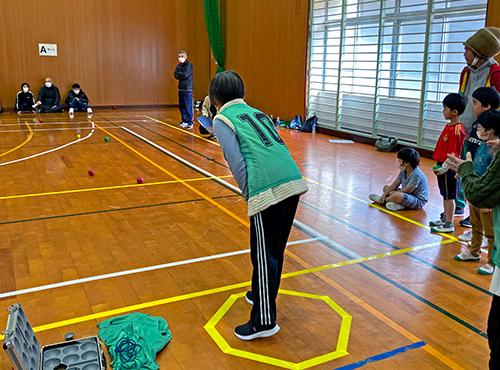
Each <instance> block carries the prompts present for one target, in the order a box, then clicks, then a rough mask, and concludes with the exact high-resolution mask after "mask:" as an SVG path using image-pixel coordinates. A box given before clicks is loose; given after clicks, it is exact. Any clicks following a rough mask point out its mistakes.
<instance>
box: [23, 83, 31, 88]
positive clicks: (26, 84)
mask: <svg viewBox="0 0 500 370" xmlns="http://www.w3.org/2000/svg"><path fill="white" fill-rule="evenodd" d="M24 86H28V89H30V88H31V87H30V84H29V83H27V82H23V83H22V84H21V90H22V89H23V87H24Z"/></svg>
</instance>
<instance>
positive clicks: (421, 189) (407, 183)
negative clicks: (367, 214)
mask: <svg viewBox="0 0 500 370" xmlns="http://www.w3.org/2000/svg"><path fill="white" fill-rule="evenodd" d="M419 163H420V154H418V152H417V151H416V150H415V149H412V148H404V149H401V150H400V151H399V152H398V163H397V166H398V168H399V169H400V171H399V174H398V177H397V178H396V180H394V182H393V183H392V184H391V185H385V186H384V192H383V193H382V195H377V194H370V195H369V196H368V198H370V200H372V201H374V202H375V203H380V204H385V206H386V207H387V208H388V209H390V210H391V211H399V210H400V209H404V208H408V209H420V208H422V207H423V206H425V203H427V201H428V200H429V185H428V183H427V178H426V177H425V175H424V173H423V172H422V171H420V169H419V168H418V167H417V166H418V165H419Z"/></svg>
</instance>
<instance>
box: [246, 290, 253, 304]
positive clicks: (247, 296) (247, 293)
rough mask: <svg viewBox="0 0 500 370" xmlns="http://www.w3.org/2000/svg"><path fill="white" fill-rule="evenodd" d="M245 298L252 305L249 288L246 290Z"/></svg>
mask: <svg viewBox="0 0 500 370" xmlns="http://www.w3.org/2000/svg"><path fill="white" fill-rule="evenodd" d="M245 299H246V300H247V302H248V303H249V304H251V305H252V306H253V298H252V291H251V290H249V291H248V292H246V294H245Z"/></svg>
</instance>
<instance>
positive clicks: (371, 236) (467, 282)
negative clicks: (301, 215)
mask: <svg viewBox="0 0 500 370" xmlns="http://www.w3.org/2000/svg"><path fill="white" fill-rule="evenodd" d="M300 203H301V204H304V205H305V206H306V207H309V208H312V209H314V210H315V211H316V212H319V213H321V214H323V215H325V216H327V217H329V218H331V219H333V220H335V221H337V222H340V223H341V224H343V225H346V226H347V227H349V228H351V229H354V230H356V231H357V232H360V233H362V234H363V235H366V236H368V237H369V238H372V239H374V240H376V241H378V242H379V243H382V244H384V245H387V246H388V247H391V248H393V249H399V248H398V247H396V246H395V245H392V244H391V243H388V242H386V241H385V240H383V239H380V238H379V237H377V236H375V235H372V234H370V233H369V232H367V231H365V230H363V229H361V228H359V227H357V226H354V225H352V224H351V223H349V222H347V221H344V220H342V219H339V218H337V217H335V216H333V215H331V214H329V213H326V212H324V211H322V210H320V209H319V208H317V207H315V206H313V205H311V204H308V203H307V202H305V201H303V200H300ZM448 240H450V239H448ZM450 241H451V242H453V241H452V240H450ZM486 253H488V251H486ZM409 257H411V258H413V259H415V260H416V261H419V262H421V263H423V264H425V265H427V266H429V267H431V268H433V269H435V270H436V271H439V272H441V273H443V274H445V275H448V276H449V277H451V278H453V279H455V280H457V281H459V282H461V283H463V284H466V285H468V286H470V287H472V288H474V289H476V290H479V291H480V292H482V293H485V294H487V295H489V296H493V293H491V292H490V291H488V290H486V289H483V288H481V287H480V286H478V285H476V284H473V283H471V282H470V281H467V280H465V279H463V278H461V277H460V276H457V275H455V274H452V273H451V272H448V271H446V270H445V269H443V268H441V267H439V266H436V265H434V264H432V263H431V262H428V261H426V260H424V259H423V258H420V257H418V256H416V255H413V254H409Z"/></svg>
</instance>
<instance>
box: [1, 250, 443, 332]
mask: <svg viewBox="0 0 500 370" xmlns="http://www.w3.org/2000/svg"><path fill="white" fill-rule="evenodd" d="M447 243H451V241H448V240H444V241H442V242H435V243H430V244H426V245H422V246H417V247H410V248H406V249H400V250H396V251H392V252H387V253H381V254H377V255H373V256H368V257H363V258H358V259H355V260H348V261H343V262H337V263H332V264H328V265H324V266H318V267H313V268H308V269H304V270H298V271H294V272H288V273H286V274H283V275H282V277H281V278H282V279H287V278H290V277H294V276H300V275H305V274H310V273H313V272H318V271H322V270H328V269H332V268H337V267H341V266H347V265H354V264H357V263H362V262H366V261H370V260H373V259H378V258H384V257H390V256H395V255H398V254H403V253H409V252H412V251H416V250H421V249H425V248H431V247H433V246H436V245H439V244H447ZM251 285H252V282H251V281H245V282H242V283H236V284H231V285H226V286H222V287H218V288H213V289H207V290H202V291H198V292H193V293H188V294H182V295H179V296H175V297H169V298H164V299H159V300H155V301H151V302H145V303H139V304H136V305H131V306H127V307H121V308H117V309H113V310H109V311H103V312H98V313H95V314H91V315H85V316H80V317H76V318H72V319H68V320H63V321H58V322H54V323H50V324H46V325H41V326H37V327H34V328H33V330H34V331H35V332H39V331H44V330H49V329H55V328H60V327H63V326H67V325H72V324H78V323H81V322H85V321H90V320H95V319H100V318H103V317H108V316H114V315H119V314H123V313H128V312H131V311H135V310H140V309H144V308H149V307H155V306H161V305H164V304H168V303H173V302H178V301H183V300H187V299H192V298H198V297H203V296H207V295H211V294H216V293H221V292H226V291H229V290H234V289H238V288H244V287H248V286H251ZM3 338H4V336H2V335H0V340H2V339H3Z"/></svg>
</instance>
